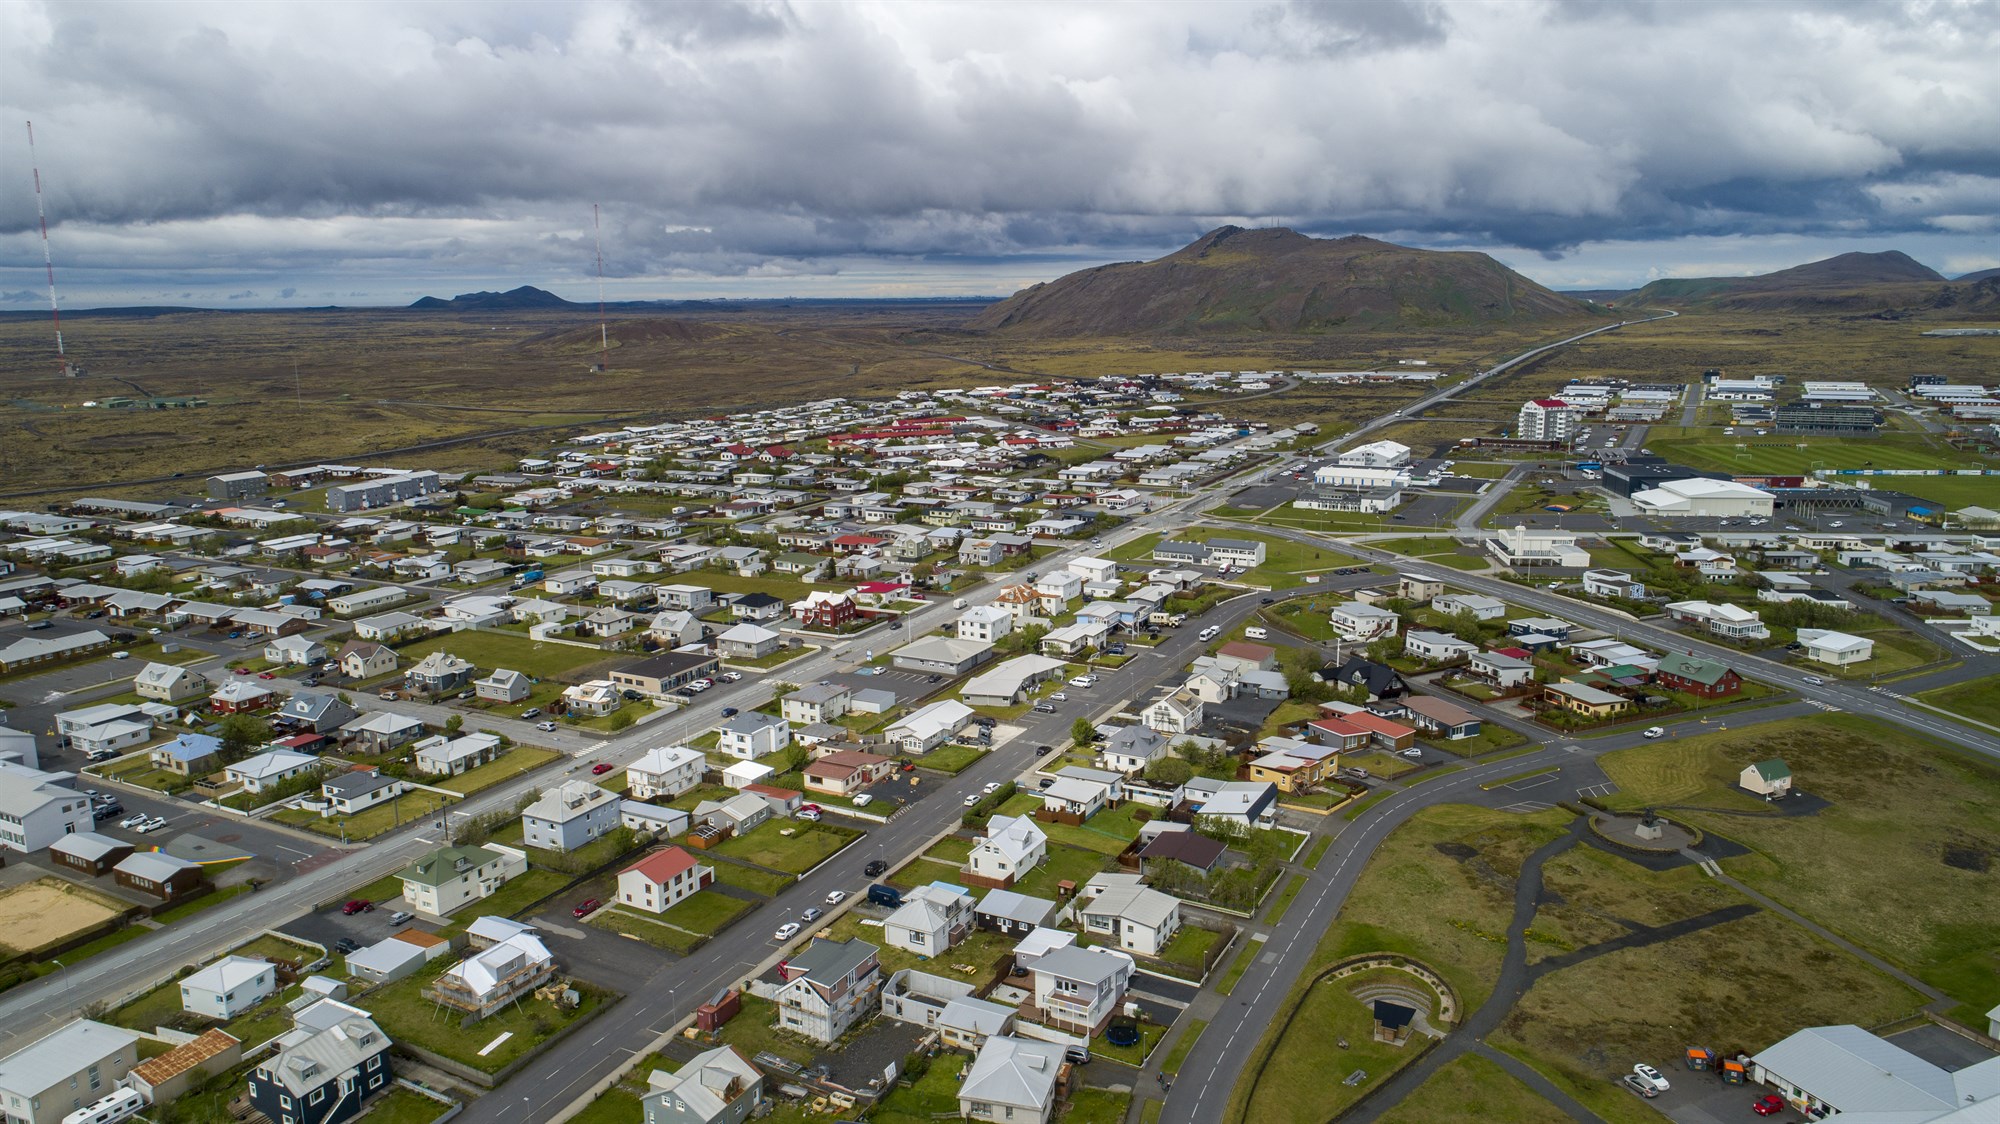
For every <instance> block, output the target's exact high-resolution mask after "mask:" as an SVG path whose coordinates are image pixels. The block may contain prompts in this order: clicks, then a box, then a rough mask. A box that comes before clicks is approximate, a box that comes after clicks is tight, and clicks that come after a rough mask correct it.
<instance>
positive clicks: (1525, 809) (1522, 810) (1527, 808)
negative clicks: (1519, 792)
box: [1500, 800, 1555, 816]
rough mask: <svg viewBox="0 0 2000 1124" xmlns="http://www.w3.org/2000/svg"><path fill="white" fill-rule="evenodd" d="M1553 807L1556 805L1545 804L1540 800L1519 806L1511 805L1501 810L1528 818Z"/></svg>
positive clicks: (1522, 802) (1524, 801)
mask: <svg viewBox="0 0 2000 1124" xmlns="http://www.w3.org/2000/svg"><path fill="white" fill-rule="evenodd" d="M1553 807H1555V805H1554V804H1544V803H1542V802H1541V801H1539V800H1523V801H1521V802H1520V803H1518V804H1509V805H1507V806H1505V807H1503V808H1501V809H1500V810H1501V811H1503V812H1514V813H1517V814H1519V815H1523V816H1527V815H1533V814H1534V813H1536V812H1546V811H1548V810H1549V809H1550V808H1553Z"/></svg>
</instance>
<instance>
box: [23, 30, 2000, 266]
mask: <svg viewBox="0 0 2000 1124" xmlns="http://www.w3.org/2000/svg"><path fill="white" fill-rule="evenodd" d="M1994 57H2000V8H1996V7H1995V6H1993V5H1990V4H1946V3H1930V2H1924V0H1911V2H1908V3H1854V4H1830V3H1804V2H1793V0H1774V2H1772V3H1765V4H1756V5H1694V4H1670V3H1658V2H1641V0H1634V2H1629V3H1617V4H1607V3H1585V4H1576V3H1558V2H1553V0H1551V2H1534V0H1523V2H1521V3H1514V4H1504V5H1495V4H1475V3H1447V2H1429V0H1383V2H1380V3H1365V4H1361V3H1325V2H1308V0H1301V2H1292V3H1255V4H1240V3H1225V2H1210V3H1201V2H1189V3H1184V4H1176V5H1066V4H1054V3H1046V4H1037V3H1022V4H1012V3H1010V4H999V3H984V4H976V3H968V4H949V5H941V4H929V5H924V4H902V3H889V2H886V0H880V2H867V0H862V2H857V3H850V4H841V5H832V4H795V5H794V4H785V3H761V2H754V3H753V2H739V3H727V2H714V3H704V4H693V5H653V4H643V3H633V2H616V0H612V2H605V3H598V4H591V5H555V4H521V3H497V2H482V0H462V2H456V3H448V4H447V3H421V2H420V3H413V4H405V5H394V6H390V5H348V6H336V7H334V8H326V7H324V6H320V7H301V6H297V5H289V4H275V3H248V2H232V3H223V2H220V0H189V2H178V3H160V4H150V5H129V4H109V3H96V2H92V0H66V2H63V3H49V2H46V0H44V2H41V3H32V2H31V3H18V4H13V5H6V6H0V71H4V72H5V73H7V74H8V75H9V78H10V81H9V82H8V83H7V84H6V87H5V89H4V90H0V105H4V107H5V108H6V109H7V110H12V111H14V113H15V116H16V119H22V118H33V119H34V120H35V121H36V125H37V130H36V132H37V137H36V139H37V142H38V146H39V149H38V155H39V159H40V162H41V166H42V172H43V176H44V180H45V183H46V185H47V189H48V205H49V211H50V218H51V222H52V223H53V224H54V226H53V228H52V230H51V238H52V240H53V242H54V243H55V249H56V253H57V257H58V262H57V267H58V270H59V273H61V274H62V275H63V276H64V277H65V278H68V279H69V280H68V281H67V282H66V283H67V284H69V285H71V286H78V285H85V286H90V287H92V290H91V291H104V290H105V289H107V288H109V287H112V286H119V285H127V284H137V283H138V282H139V281H140V280H141V279H143V280H144V282H145V283H146V284H147V285H148V286H149V287H157V286H159V285H169V286H175V287H180V286H183V285H188V284H194V283H196V282H199V283H200V285H201V286H206V288H205V289H204V288H200V287H198V288H197V290H196V291H197V292H207V293H210V294H217V296H215V297H214V298H212V299H225V298H226V296H227V295H228V294H230V293H233V292H240V291H244V290H246V289H256V290H258V291H264V292H282V291H283V290H284V289H288V288H289V289H292V290H293V291H294V293H296V292H297V291H300V290H301V289H303V288H305V287H307V286H316V287H323V288H326V289H329V290H331V291H334V292H351V293H364V294H367V296H366V297H358V298H354V299H374V300H382V301H387V302H400V300H402V299H403V298H404V297H405V296H406V295H407V294H409V293H411V292H412V291H415V292H422V291H431V290H436V291H462V289H463V288H470V287H474V286H475V283H486V282H489V281H490V282H492V283H495V284H501V285H503V286H511V285H512V284H518V283H520V282H522V281H534V282H536V283H543V284H551V285H553V284H560V283H564V282H568V281H573V280H587V279H590V278H592V277H593V276H594V274H595V272H596V268H595V250H594V247H593V242H592V236H591V234H592V232H591V228H590V214H589V210H590V206H591V204H592V203H598V204H600V205H601V207H602V215H603V223H604V238H603V242H604V253H605V271H606V274H607V276H608V277H610V278H612V279H614V280H616V281H618V282H620V283H621V284H625V285H630V286H633V287H634V288H637V287H639V286H641V285H643V284H648V283H650V284H652V285H653V286H654V287H655V289H656V290H658V289H668V288H674V287H679V286H684V285H687V284H691V283H693V282H695V281H698V280H700V279H703V278H710V279H714V280H716V281H718V282H721V283H729V284H734V283H736V282H737V281H739V280H748V279H754V278H766V277H770V276H774V275H775V276H778V277H784V278H793V277H799V278H807V279H812V278H819V279H832V278H836V277H841V278H848V279H853V278H857V277H861V276H866V277H869V278H874V279H876V280H877V282H878V283H879V284H881V285H882V287H883V288H884V289H885V291H886V290H887V289H890V288H896V289H898V290H899V291H900V290H902V289H905V288H907V287H908V286H909V285H910V284H913V283H921V282H922V281H923V279H925V278H933V279H936V280H937V281H938V283H940V284H954V285H955V284H959V283H962V282H965V281H966V280H967V279H969V278H971V277H973V276H975V275H981V276H985V277H988V278H991V279H992V280H991V281H990V282H988V283H991V284H1005V283H1011V281H1012V279H1014V278H1015V277H1017V276H1030V277H1046V276H1049V275H1052V274H1054V273H1057V272H1061V271H1062V268H1061V267H1063V266H1066V265H1068V264H1074V263H1085V262H1094V261H1104V260H1116V259H1120V258H1133V257H1144V256H1150V255H1152V254H1156V253H1158V252H1160V251H1162V250H1165V249H1168V248H1171V247H1173V246H1175V245H1178V244H1180V243H1182V242H1185V241H1186V240H1187V239H1189V238H1190V237H1192V236H1194V235H1195V234H1198V233H1200V232H1201V231H1202V230H1204V229H1207V228H1210V227H1212V226H1215V225H1218V224H1219V223H1220V222H1223V221H1234V222H1239V223H1247V224H1258V223H1284V224H1288V225H1293V226H1296V227H1298V228H1299V229H1302V230H1307V231H1310V232H1315V233H1324V234H1339V233H1347V232H1350V231H1357V230H1359V231H1366V232H1371V233H1387V232H1392V231H1393V232H1399V233H1401V234H1402V235H1404V236H1406V237H1408V238H1410V239H1411V240H1415V241H1420V242H1423V243H1425V244H1436V245H1450V244H1479V245H1492V246H1499V247H1511V248H1514V249H1516V250H1518V251H1520V253H1521V255H1522V256H1523V257H1524V258H1525V259H1526V260H1529V261H1534V260H1554V259H1560V258H1561V257H1563V256H1565V255H1569V254H1573V253H1577V252H1580V251H1581V250H1582V249H1583V248H1585V247H1589V246H1593V245H1603V244H1617V245H1621V246H1644V245H1652V246H1656V247H1658V248H1659V249H1660V252H1661V253H1662V254H1667V253H1671V252H1673V247H1676V246H1684V245H1686V240H1687V239H1690V238H1709V239H1770V240H1773V241H1771V242H1770V243H1769V244H1771V245H1781V244H1783V240H1784V239H1788V238H1794V237H1797V238H1807V239H1812V238H1829V237H1839V236H1855V235H1860V236H1869V237H1877V236H1879V237H1894V236H1897V235H1901V234H1911V235H1915V234H1917V233H1927V234H1929V235H1933V236H1943V237H1957V238H1961V239H1977V238H1981V237H1989V236H1990V234H1991V231H1992V225H1991V216H1993V215H1994V214H1995V213H1996V207H1995V205H1994V201H1993V192H1992V184H1993V183H1995V182H1996V181H2000V68H1995V67H1993V66H1992V65H1991V59H1992V58H1994ZM30 97H33V98H34V99H36V101H35V103H33V104H30V103H29V102H28V101H27V99H29V98H30ZM24 139H25V138H23V141H24ZM4 143H14V142H11V141H8V142H4ZM20 147H21V148H25V144H24V143H22V144H21V146H20ZM16 155H17V157H18V156H19V155H24V153H21V152H19V151H18V150H17V151H16ZM23 172H25V167H24V164H23V162H22V161H20V160H19V159H18V158H17V159H5V160H0V184H4V189H0V247H4V249H5V251H6V253H5V254H4V255H0V260H5V261H10V262H16V263H20V264H19V265H17V266H12V267H0V284H11V285H21V286H27V287H32V284H33V281H34V277H33V270H32V267H31V263H32V262H33V260H34V258H35V257H38V256H39V248H38V247H35V246H34V245H33V244H32V243H33V241H34V239H35V238H36V237H38V235H36V233H35V229H36V228H35V219H34V199H33V195H32V189H31V185H30V184H29V183H28V180H27V177H26V176H25V175H23V174H22V173H23ZM1662 264H1664V265H1666V266H1668V267H1671V266H1672V263H1671V262H1654V263H1649V266H1651V265H1662ZM974 270H981V271H983V273H979V274H975V273H974V272H973V271H974ZM891 279H893V280H891ZM143 291H150V288H149V289H147V290H143ZM284 299H289V298H284Z"/></svg>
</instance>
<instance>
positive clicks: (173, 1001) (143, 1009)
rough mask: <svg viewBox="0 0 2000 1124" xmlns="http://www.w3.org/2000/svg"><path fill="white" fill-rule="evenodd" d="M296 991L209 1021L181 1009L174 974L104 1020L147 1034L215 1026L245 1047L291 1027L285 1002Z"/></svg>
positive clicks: (282, 992)
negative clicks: (164, 1029)
mask: <svg viewBox="0 0 2000 1124" xmlns="http://www.w3.org/2000/svg"><path fill="white" fill-rule="evenodd" d="M298 993H299V989H298V988H297V987H296V986H293V987H289V988H282V989H280V990H279V991H278V993H277V994H275V995H273V996H271V997H270V998H268V999H266V1000H264V1001H263V1002H262V1003H259V1004H258V1005H257V1006H255V1007H252V1008H250V1009H249V1010H247V1011H244V1012H243V1013H242V1014H239V1015H237V1016H236V1017H235V1018H233V1019H229V1020H227V1021H224V1022H211V1021H210V1020H208V1019H205V1018H201V1017H198V1016H194V1015H187V1014H185V1013H183V1012H182V1010H181V985H180V979H179V977H176V978H174V979H171V980H168V981H167V982H166V983H164V984H161V985H160V986H159V987H156V988H154V989H153V990H151V991H149V992H146V993H145V994H144V995H141V996H139V997H138V998H136V999H134V1000H132V1001H131V1002H129V1003H126V1004H125V1005H123V1006H121V1007H118V1008H117V1009H115V1010H113V1011H112V1012H111V1013H110V1014H108V1015H106V1016H105V1021H107V1022H109V1023H111V1024H112V1025H114V1026H122V1027H129V1028H131V1029H133V1030H142V1031H145V1032H146V1033H148V1034H151V1033H152V1032H153V1030H154V1029H155V1028H157V1027H161V1026H187V1027H194V1028H196V1029H205V1028H207V1027H211V1026H215V1027H220V1028H222V1029H223V1030H226V1031H228V1032H229V1033H230V1034H231V1035H234V1036H235V1037H236V1038H237V1039H238V1040H240V1041H241V1042H242V1043H243V1046H244V1048H245V1049H248V1048H250V1047H252V1046H256V1045H259V1044H261V1043H264V1042H267V1041H269V1040H270V1039H272V1038H274V1037H276V1036H277V1035H279V1034H282V1033H284V1032H285V1031H287V1030H290V1029H291V1026H292V1013H291V1011H289V1010H288V1009H286V1007H285V1003H286V1001H287V1000H289V999H291V998H293V997H294V996H296V995H298Z"/></svg>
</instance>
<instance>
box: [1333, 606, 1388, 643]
mask: <svg viewBox="0 0 2000 1124" xmlns="http://www.w3.org/2000/svg"><path fill="white" fill-rule="evenodd" d="M1327 623H1328V624H1331V625H1332V626H1333V629H1334V631H1335V632H1338V633H1340V637H1341V639H1343V640H1348V641H1352V642H1355V643H1360V642H1364V641H1368V640H1374V639H1376V638H1378V637H1383V636H1393V635H1395V633H1396V629H1397V628H1398V627H1400V626H1401V624H1402V620H1401V618H1399V617H1397V616H1396V614H1395V613H1394V612H1392V611H1390V610H1388V609H1384V608H1383V607H1381V606H1380V605H1364V604H1362V603H1361V602H1359V601H1349V602H1347V603H1345V604H1342V605H1335V606H1334V607H1333V611H1332V612H1330V613H1328V614H1327Z"/></svg>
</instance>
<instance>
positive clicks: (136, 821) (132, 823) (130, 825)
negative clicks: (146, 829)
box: [118, 812, 146, 831]
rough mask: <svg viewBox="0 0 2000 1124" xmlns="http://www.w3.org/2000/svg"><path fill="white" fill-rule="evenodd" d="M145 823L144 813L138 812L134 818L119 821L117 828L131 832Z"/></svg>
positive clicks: (127, 817)
mask: <svg viewBox="0 0 2000 1124" xmlns="http://www.w3.org/2000/svg"><path fill="white" fill-rule="evenodd" d="M145 822H146V813H144V812H140V813H139V814H138V815H136V816H126V817H125V818H124V819H122V820H119V821H118V826H119V827H122V828H124V829H125V830H127V831H131V830H132V829H134V828H136V827H138V826H139V825H140V824H142V823H145Z"/></svg>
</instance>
